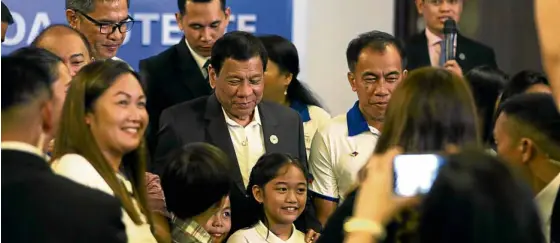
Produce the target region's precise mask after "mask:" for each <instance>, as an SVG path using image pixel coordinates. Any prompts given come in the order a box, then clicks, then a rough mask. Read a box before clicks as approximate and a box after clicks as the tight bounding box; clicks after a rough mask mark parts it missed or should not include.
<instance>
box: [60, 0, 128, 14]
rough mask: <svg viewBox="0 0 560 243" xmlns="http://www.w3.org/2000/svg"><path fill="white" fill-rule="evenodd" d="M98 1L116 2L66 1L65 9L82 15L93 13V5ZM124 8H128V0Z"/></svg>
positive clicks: (93, 0)
mask: <svg viewBox="0 0 560 243" xmlns="http://www.w3.org/2000/svg"><path fill="white" fill-rule="evenodd" d="M98 1H118V0H66V9H73V10H78V11H80V12H83V13H91V12H93V11H95V3H96V2H98ZM126 6H127V7H130V0H126Z"/></svg>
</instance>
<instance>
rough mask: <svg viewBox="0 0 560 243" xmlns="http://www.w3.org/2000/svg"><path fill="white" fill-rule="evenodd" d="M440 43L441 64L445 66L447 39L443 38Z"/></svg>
mask: <svg viewBox="0 0 560 243" xmlns="http://www.w3.org/2000/svg"><path fill="white" fill-rule="evenodd" d="M439 45H440V47H441V48H440V50H441V52H440V53H439V66H440V67H443V65H445V52H446V51H447V50H446V48H445V41H443V40H441V41H440V42H439Z"/></svg>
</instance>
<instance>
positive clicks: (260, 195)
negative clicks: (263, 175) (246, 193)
mask: <svg viewBox="0 0 560 243" xmlns="http://www.w3.org/2000/svg"><path fill="white" fill-rule="evenodd" d="M251 190H252V192H253V197H254V198H255V200H257V202H258V203H263V202H264V191H263V189H262V188H261V187H260V186H257V185H254V186H253V188H251Z"/></svg>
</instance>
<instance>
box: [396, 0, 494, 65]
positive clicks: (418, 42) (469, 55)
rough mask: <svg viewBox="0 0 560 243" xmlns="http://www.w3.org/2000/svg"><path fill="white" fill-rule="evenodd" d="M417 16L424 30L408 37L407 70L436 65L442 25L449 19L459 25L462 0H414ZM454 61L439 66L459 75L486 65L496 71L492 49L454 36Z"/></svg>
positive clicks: (458, 35)
mask: <svg viewBox="0 0 560 243" xmlns="http://www.w3.org/2000/svg"><path fill="white" fill-rule="evenodd" d="M416 7H417V9H418V13H420V14H421V15H423V16H424V21H425V23H426V29H425V30H424V31H422V33H419V34H417V35H414V36H413V37H411V38H410V39H409V40H408V41H407V43H406V46H407V47H406V51H407V57H408V66H407V69H408V70H414V69H416V68H420V67H424V66H440V63H439V59H440V53H441V48H440V41H441V40H443V23H444V22H445V20H447V19H449V18H451V19H453V20H455V22H457V23H458V22H459V19H460V15H461V12H462V9H463V0H416ZM455 47H456V50H455V60H453V61H448V62H447V63H445V64H444V65H443V66H444V67H446V68H448V69H450V70H452V71H454V72H456V73H458V74H461V75H462V74H463V73H466V72H468V71H469V70H471V69H472V68H474V67H477V66H482V65H487V66H491V67H494V68H496V67H497V65H496V57H495V55H494V50H492V48H490V47H487V46H485V45H483V44H481V43H478V42H476V41H474V40H471V39H468V38H467V37H465V36H463V35H461V34H460V33H457V43H456V44H455Z"/></svg>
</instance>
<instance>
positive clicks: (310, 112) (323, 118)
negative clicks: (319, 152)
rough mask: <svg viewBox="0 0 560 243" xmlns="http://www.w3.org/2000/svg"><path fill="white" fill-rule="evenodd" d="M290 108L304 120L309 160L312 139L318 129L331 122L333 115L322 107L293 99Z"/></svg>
mask: <svg viewBox="0 0 560 243" xmlns="http://www.w3.org/2000/svg"><path fill="white" fill-rule="evenodd" d="M290 108H292V109H294V110H295V111H297V112H298V113H299V116H300V117H301V120H302V121H303V133H304V139H305V150H306V153H307V160H309V153H310V151H311V141H312V140H313V136H314V135H315V132H317V129H318V128H319V127H321V126H323V125H325V124H327V123H328V122H329V120H330V119H331V115H330V114H329V113H328V112H326V111H325V110H323V109H322V108H321V107H318V106H314V105H305V104H303V103H301V102H298V101H292V103H291V104H290Z"/></svg>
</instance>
